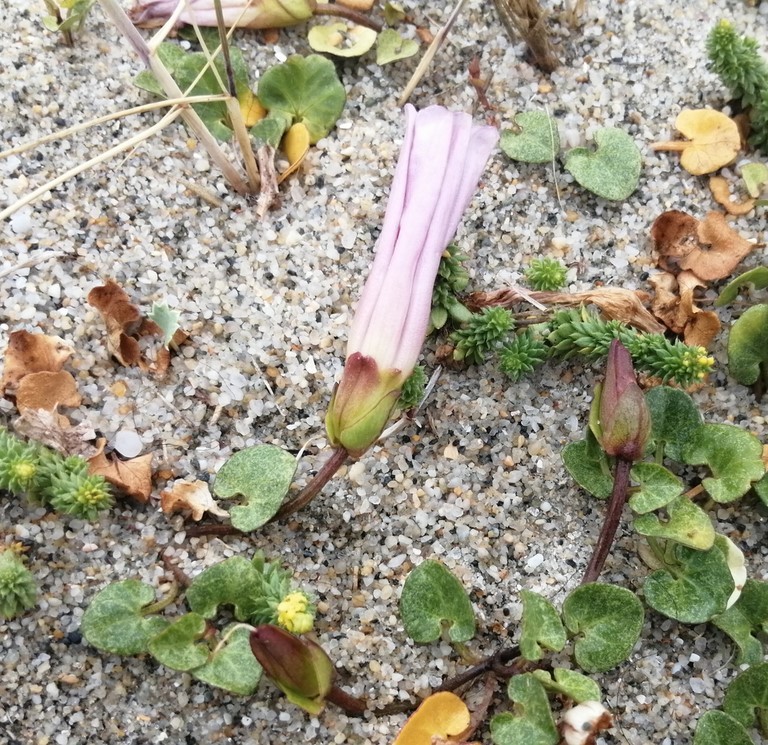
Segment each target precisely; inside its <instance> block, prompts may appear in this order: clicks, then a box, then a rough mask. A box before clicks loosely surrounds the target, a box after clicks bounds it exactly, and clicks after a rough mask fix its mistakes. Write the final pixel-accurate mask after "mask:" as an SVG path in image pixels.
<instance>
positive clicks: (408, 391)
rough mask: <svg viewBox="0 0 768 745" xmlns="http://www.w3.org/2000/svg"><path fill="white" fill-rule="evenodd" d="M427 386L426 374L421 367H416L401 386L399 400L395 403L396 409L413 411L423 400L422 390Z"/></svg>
mask: <svg viewBox="0 0 768 745" xmlns="http://www.w3.org/2000/svg"><path fill="white" fill-rule="evenodd" d="M426 386H427V373H426V372H424V368H423V367H422V366H421V365H416V367H414V368H413V372H412V373H411V374H410V376H409V377H408V379H407V380H406V381H405V383H404V384H403V388H402V390H401V391H400V398H399V399H398V401H397V408H398V409H400V410H401V411H408V409H413V408H414V407H416V406H418V405H419V404H420V403H421V399H422V398H424V390H425V388H426Z"/></svg>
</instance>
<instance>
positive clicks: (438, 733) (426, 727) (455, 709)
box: [394, 691, 471, 745]
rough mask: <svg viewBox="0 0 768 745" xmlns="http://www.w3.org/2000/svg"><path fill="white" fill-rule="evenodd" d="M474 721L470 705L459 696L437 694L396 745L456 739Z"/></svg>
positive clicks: (423, 704) (425, 703)
mask: <svg viewBox="0 0 768 745" xmlns="http://www.w3.org/2000/svg"><path fill="white" fill-rule="evenodd" d="M470 721H471V718H470V714H469V709H468V708H467V705H466V704H465V703H464V702H463V701H462V700H461V699H460V698H459V697H458V696H457V695H456V694H455V693H451V692H450V691H440V692H438V693H433V694H432V695H431V696H428V697H427V698H425V699H424V700H423V701H422V702H421V704H419V708H418V709H416V711H414V712H413V714H411V716H410V717H409V718H408V721H406V723H405V725H404V726H403V729H402V730H400V734H399V735H398V736H397V738H396V739H395V742H394V745H431V743H432V742H433V741H434V740H433V738H441V739H443V740H445V739H446V738H450V737H453V738H456V737H457V736H458V735H460V734H461V733H462V732H464V731H466V730H467V728H468V727H469V725H470ZM438 741H439V740H438Z"/></svg>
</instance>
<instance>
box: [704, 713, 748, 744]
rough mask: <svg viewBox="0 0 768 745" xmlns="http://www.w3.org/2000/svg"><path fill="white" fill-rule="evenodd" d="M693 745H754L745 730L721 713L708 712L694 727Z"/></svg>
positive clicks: (731, 718)
mask: <svg viewBox="0 0 768 745" xmlns="http://www.w3.org/2000/svg"><path fill="white" fill-rule="evenodd" d="M693 745H754V742H753V741H752V738H751V737H750V736H749V733H748V732H747V730H745V729H744V727H743V726H742V725H741V724H739V722H737V721H736V720H735V719H734V718H733V717H731V716H728V714H726V713H725V712H723V711H708V712H706V713H705V714H704V715H703V716H702V717H701V719H699V722H698V724H697V725H696V734H695V735H694V736H693Z"/></svg>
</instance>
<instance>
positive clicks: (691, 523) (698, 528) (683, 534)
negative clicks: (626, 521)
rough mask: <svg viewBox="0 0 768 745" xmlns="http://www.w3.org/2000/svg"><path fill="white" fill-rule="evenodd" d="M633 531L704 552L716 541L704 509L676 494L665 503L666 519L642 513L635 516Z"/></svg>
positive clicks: (713, 530)
mask: <svg viewBox="0 0 768 745" xmlns="http://www.w3.org/2000/svg"><path fill="white" fill-rule="evenodd" d="M635 530H636V531H637V532H638V533H640V535H647V536H652V537H653V538H666V539H669V540H673V541H676V542H677V543H681V544H683V545H684V546H690V547H691V548H695V549H697V550H699V551H706V550H707V549H708V548H711V547H712V544H713V543H714V542H715V528H714V526H713V525H712V521H711V520H710V519H709V515H707V513H706V512H704V510H702V509H701V507H699V506H698V505H696V504H694V503H693V502H691V500H690V499H688V498H687V497H678V498H677V499H674V500H672V501H671V502H670V503H669V504H668V505H667V518H666V519H665V520H660V519H659V517H658V516H657V515H653V514H651V515H641V516H640V517H636V518H635Z"/></svg>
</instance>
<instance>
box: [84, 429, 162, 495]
mask: <svg viewBox="0 0 768 745" xmlns="http://www.w3.org/2000/svg"><path fill="white" fill-rule="evenodd" d="M97 445H101V446H102V447H103V441H102V440H99V442H98V443H97ZM88 465H89V471H90V472H91V473H93V474H98V475H100V476H103V477H104V478H105V479H106V480H107V481H109V483H110V484H112V485H113V486H115V487H117V488H118V489H119V490H120V491H122V492H124V493H125V494H127V495H128V496H129V497H133V498H134V499H136V500H138V501H139V502H142V503H146V502H147V501H149V495H150V494H151V493H152V453H147V454H146V455H140V456H139V457H138V458H131V459H130V460H120V459H119V458H117V457H115V456H114V455H113V456H110V457H107V456H106V455H105V454H104V453H103V452H99V453H98V455H96V456H94V457H93V458H89V459H88Z"/></svg>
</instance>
